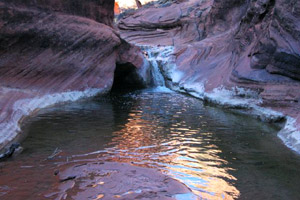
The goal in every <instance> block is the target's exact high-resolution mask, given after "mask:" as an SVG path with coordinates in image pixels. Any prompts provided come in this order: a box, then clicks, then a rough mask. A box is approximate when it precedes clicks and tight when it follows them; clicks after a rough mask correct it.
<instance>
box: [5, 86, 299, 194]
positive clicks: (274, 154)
mask: <svg viewBox="0 0 300 200" xmlns="http://www.w3.org/2000/svg"><path fill="white" fill-rule="evenodd" d="M23 130H24V131H25V132H26V133H27V134H28V137H27V138H26V140H25V141H24V142H23V143H22V146H23V148H24V151H23V152H22V153H21V154H20V155H18V156H16V157H14V158H13V159H11V160H9V161H7V162H2V163H0V172H1V173H0V185H1V187H0V198H1V199H142V198H145V199H197V198H200V197H201V198H205V199H235V198H239V199H298V198H299V197H300V192H299V190H298V184H295V183H297V182H298V181H299V179H300V169H299V165H300V158H299V156H297V155H296V154H294V153H293V152H292V151H290V150H289V149H288V148H287V147H286V146H284V145H283V144H282V142H281V141H280V140H279V138H278V137H276V132H277V129H276V128H274V127H271V126H269V125H268V124H265V123H262V122H259V121H257V120H254V119H252V118H249V117H245V116H242V115H237V114H232V113H230V112H228V111H226V110H224V109H219V108H215V107H210V106H208V105H205V104H203V102H201V101H199V100H197V99H195V98H192V97H188V96H185V95H181V94H178V93H175V92H171V91H168V92H166V90H161V89H146V90H140V91H136V92H131V93H126V94H123V95H122V94H110V95H107V96H100V97H97V98H94V99H91V100H86V101H82V102H75V103H70V104H67V105H61V106H57V107H53V108H48V109H45V110H43V111H41V112H40V113H39V114H38V115H37V116H36V117H34V118H32V119H31V120H30V121H29V122H28V123H27V125H26V126H25V127H24V128H23ZM118 163H119V164H118ZM121 163H124V164H121ZM139 167H142V168H139ZM145 167H146V168H145ZM126 170H127V171H126ZM143 170H146V171H143ZM147 170H150V171H147ZM151 170H154V171H151ZM157 170H158V171H157ZM163 174H164V176H165V177H160V176H162V175H163ZM154 177H155V178H154ZM160 179H161V180H160ZM159 181H161V182H159ZM167 186H168V187H167ZM166 187H167V188H166Z"/></svg>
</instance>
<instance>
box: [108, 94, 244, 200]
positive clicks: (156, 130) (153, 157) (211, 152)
mask: <svg viewBox="0 0 300 200" xmlns="http://www.w3.org/2000/svg"><path fill="white" fill-rule="evenodd" d="M168 95H170V94H168ZM159 98H161V96H160V97H159ZM159 98H156V97H155V96H152V95H151V94H149V95H145V96H144V97H143V101H142V102H141V103H139V104H137V106H136V107H133V108H132V109H131V111H130V113H129V114H128V116H129V118H128V122H127V123H126V124H125V125H124V127H122V129H121V130H119V131H115V132H114V133H113V135H114V138H113V139H112V142H111V143H110V144H109V146H114V147H113V148H112V149H110V151H109V152H111V157H110V158H111V160H112V161H121V162H133V163H134V164H135V165H139V166H147V167H155V168H160V169H162V170H163V171H164V172H165V173H167V174H169V175H171V176H172V177H173V178H175V179H177V180H179V181H181V182H183V183H184V184H185V185H187V186H188V187H189V188H190V189H192V190H193V192H194V193H195V194H197V195H199V196H201V197H203V198H208V199H233V198H236V197H238V196H239V191H238V190H237V189H236V188H235V187H234V186H233V185H232V184H231V183H232V182H233V181H235V180H236V178H235V177H234V176H232V175H230V174H229V172H228V171H230V170H231V169H230V168H226V167H224V165H226V164H227V161H226V160H224V159H222V158H220V157H219V156H218V154H219V153H221V150H220V149H219V148H218V147H217V146H216V145H214V144H211V143H213V140H214V137H213V133H211V132H206V131H204V130H202V128H201V126H200V127H199V126H198V125H199V123H200V124H201V121H199V119H201V115H203V113H202V114H201V113H199V109H198V111H197V106H193V105H195V103H196V105H197V102H191V99H188V98H187V99H184V100H183V99H182V98H184V97H182V96H179V97H178V96H177V95H175V96H174V97H173V98H170V101H169V102H168V103H166V102H165V103H162V102H161V101H159ZM178 98H181V99H178ZM185 100H186V101H185ZM146 101H147V102H146ZM192 101H193V100H192ZM145 102H146V103H145ZM143 103H145V105H143ZM147 105H148V107H147ZM149 105H151V108H150V107H149ZM191 111H192V112H191ZM195 112H197V113H199V115H198V116H197V115H196V116H195ZM191 114H192V115H191ZM197 118H198V119H197ZM202 121H203V120H202ZM115 152H118V153H117V155H116V153H115Z"/></svg>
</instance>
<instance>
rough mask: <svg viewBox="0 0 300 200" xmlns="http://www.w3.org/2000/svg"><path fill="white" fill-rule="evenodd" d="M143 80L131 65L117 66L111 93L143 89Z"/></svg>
mask: <svg viewBox="0 0 300 200" xmlns="http://www.w3.org/2000/svg"><path fill="white" fill-rule="evenodd" d="M145 87H146V85H145V83H144V81H143V78H142V77H141V76H140V75H139V73H138V72H137V68H136V67H135V66H134V65H133V64H131V63H125V64H117V66H116V69H115V73H114V83H113V86H112V89H111V92H129V91H134V90H139V89H143V88H145Z"/></svg>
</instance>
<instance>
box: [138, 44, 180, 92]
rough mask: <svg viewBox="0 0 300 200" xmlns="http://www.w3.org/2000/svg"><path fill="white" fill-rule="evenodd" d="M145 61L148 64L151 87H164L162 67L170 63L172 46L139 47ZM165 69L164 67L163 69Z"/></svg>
mask: <svg viewBox="0 0 300 200" xmlns="http://www.w3.org/2000/svg"><path fill="white" fill-rule="evenodd" d="M141 49H142V50H143V51H144V53H145V56H146V58H147V60H148V61H149V63H150V67H151V68H150V73H151V76H152V85H153V86H154V87H163V88H165V87H166V83H165V78H164V76H163V73H162V70H163V69H162V67H161V66H166V65H168V64H169V63H170V60H171V59H172V53H173V51H174V47H173V46H155V47H153V46H141ZM164 68H165V67H164Z"/></svg>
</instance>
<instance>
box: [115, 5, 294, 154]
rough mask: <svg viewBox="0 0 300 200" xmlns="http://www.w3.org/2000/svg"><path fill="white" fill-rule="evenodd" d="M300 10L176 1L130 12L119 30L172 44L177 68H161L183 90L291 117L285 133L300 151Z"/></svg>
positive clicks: (140, 40)
mask: <svg viewBox="0 0 300 200" xmlns="http://www.w3.org/2000/svg"><path fill="white" fill-rule="evenodd" d="M299 8H300V2H299V1H297V0H290V1H286V0H234V1H233V0H222V1H220V0H186V1H173V3H166V4H163V5H161V4H154V6H151V7H149V8H148V7H144V8H142V9H140V10H138V11H136V12H134V13H130V14H128V15H127V16H125V17H123V19H121V20H120V21H119V23H118V27H119V29H120V31H121V35H122V37H123V38H124V39H126V40H127V41H130V42H132V43H136V44H140V45H149V46H151V45H152V46H153V45H159V46H161V45H163V46H165V45H166V46H173V47H174V52H173V54H172V55H171V56H170V57H172V58H171V59H170V60H172V62H173V65H172V66H162V67H161V68H163V71H164V72H165V76H166V78H167V79H168V80H170V81H171V84H172V85H173V86H174V85H175V87H177V88H178V89H179V90H185V91H187V92H189V93H197V96H201V98H204V99H207V100H213V101H214V102H216V103H218V104H226V106H233V107H239V108H245V109H249V108H251V109H252V110H253V109H254V108H255V109H256V112H258V111H257V110H259V112H262V111H261V110H262V109H269V108H270V109H272V110H276V111H279V112H277V114H278V116H282V115H283V116H286V117H287V119H288V121H291V118H293V123H289V122H288V123H287V125H286V130H284V131H282V132H285V133H284V134H282V133H280V134H281V135H284V136H283V137H282V138H285V139H284V140H285V142H286V144H287V145H289V146H290V147H292V148H294V149H295V150H296V151H298V152H300V132H299V130H300V115H299V111H300V103H299V100H300V82H299V79H300V63H299V61H300V32H299V31H300V9H299ZM160 51H162V50H160ZM225 97H226V98H228V101H227V100H225V99H226V98H225ZM249 99H251V102H252V103H254V105H255V106H249V104H250V103H249V102H250V100H249ZM246 100H247V101H246ZM248 100H249V101H248ZM230 101H231V102H230ZM234 101H235V102H234ZM258 108H259V109H258ZM264 112H267V111H264ZM281 114H282V115H281ZM269 115H270V116H271V115H274V113H272V114H270V113H269ZM290 117H291V118H290ZM267 118H268V117H267ZM275 118H276V117H275ZM275 118H274V117H271V119H272V120H271V121H276V120H279V119H281V117H278V118H276V120H275ZM288 124H293V126H290V125H288ZM292 127H293V128H292ZM297 130H298V131H297Z"/></svg>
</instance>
